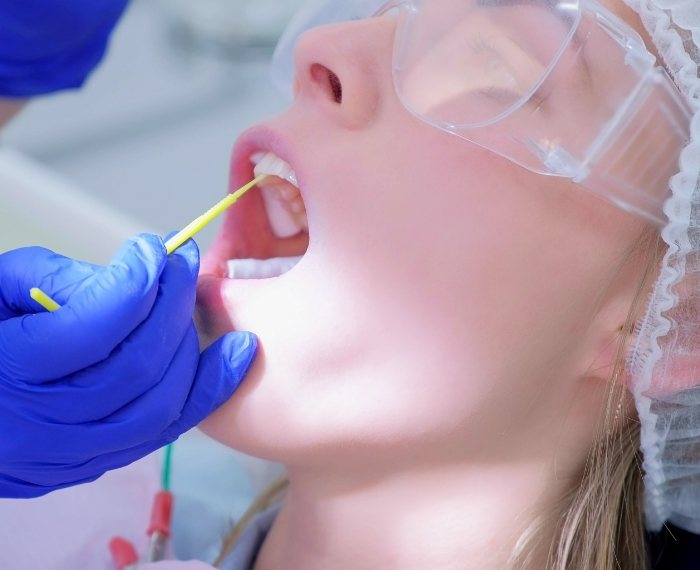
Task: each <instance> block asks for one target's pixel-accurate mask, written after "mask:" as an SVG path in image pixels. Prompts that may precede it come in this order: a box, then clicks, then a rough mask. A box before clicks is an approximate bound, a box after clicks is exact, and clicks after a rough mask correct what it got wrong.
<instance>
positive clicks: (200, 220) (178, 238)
mask: <svg viewBox="0 0 700 570" xmlns="http://www.w3.org/2000/svg"><path fill="white" fill-rule="evenodd" d="M267 176H268V175H267V174H263V175H261V176H258V177H257V178H255V179H254V180H252V181H251V182H248V184H246V185H245V186H243V187H242V188H239V189H238V190H236V191H235V192H232V193H231V194H229V195H228V196H226V197H225V198H224V199H223V200H221V201H219V202H218V203H217V204H215V205H214V206H212V207H211V208H209V209H208V210H207V211H206V212H204V213H203V214H202V215H201V216H199V217H197V218H195V219H194V220H192V222H190V223H189V224H187V225H186V226H185V227H184V228H182V229H181V230H180V231H179V232H177V233H176V234H175V235H174V236H173V237H171V238H170V239H169V240H168V241H166V242H165V251H167V252H168V255H170V254H171V253H172V252H173V251H175V250H176V249H177V248H178V247H180V246H181V245H182V244H183V243H185V242H186V241H187V240H188V239H190V238H191V237H193V236H194V235H195V234H196V233H197V232H199V231H200V230H202V229H204V228H205V227H206V226H207V225H209V223H210V222H211V221H212V220H214V218H216V217H217V216H219V215H220V214H223V213H224V212H225V211H226V210H228V209H229V208H230V207H231V206H233V205H234V204H235V203H236V202H237V201H238V199H239V198H240V197H241V196H243V195H244V194H245V193H246V192H248V190H250V189H251V188H253V187H254V186H255V185H256V184H257V183H258V182H260V181H261V180H262V179H263V178H266V177H267ZM29 296H30V297H31V298H32V299H34V300H35V301H36V302H37V303H39V304H40V305H41V306H42V307H44V309H46V310H47V311H50V312H52V313H53V312H54V311H58V309H60V308H61V305H59V304H58V303H57V302H56V301H54V300H53V299H52V298H51V297H49V296H48V295H47V294H46V293H44V292H43V291H42V290H41V289H39V288H38V287H33V288H32V289H31V290H30V291H29Z"/></svg>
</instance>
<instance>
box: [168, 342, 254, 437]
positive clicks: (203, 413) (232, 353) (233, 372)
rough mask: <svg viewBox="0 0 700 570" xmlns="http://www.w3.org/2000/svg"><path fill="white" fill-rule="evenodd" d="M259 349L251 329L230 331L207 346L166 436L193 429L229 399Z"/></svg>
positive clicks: (178, 434) (173, 435) (174, 435)
mask: <svg viewBox="0 0 700 570" xmlns="http://www.w3.org/2000/svg"><path fill="white" fill-rule="evenodd" d="M257 350H258V337H257V336H255V335H254V334H253V333H250V332H232V333H229V334H227V335H225V336H223V337H221V338H220V339H219V340H217V341H216V342H215V343H214V344H212V345H211V346H210V347H209V348H207V349H206V350H205V351H204V352H203V353H202V355H201V357H200V359H199V366H198V368H197V375H196V377H195V379H194V382H193V384H192V389H191V391H190V395H189V397H188V399H187V402H186V403H185V406H184V407H183V409H182V413H181V415H180V418H179V419H178V420H177V421H176V422H174V423H173V424H172V425H171V426H170V427H169V428H168V430H167V432H168V433H167V439H168V440H172V439H175V438H177V437H178V436H180V434H183V433H185V432H186V431H188V430H190V429H191V428H193V427H194V426H196V425H197V424H198V423H199V422H201V421H202V420H203V419H204V418H206V417H207V416H208V415H209V414H211V413H212V412H213V411H214V410H216V408H218V407H219V406H221V404H223V403H224V402H225V401H226V400H228V399H229V398H230V397H231V396H232V395H233V393H234V392H235V391H236V390H237V389H238V387H239V386H240V384H241V382H242V381H243V379H244V378H245V376H246V374H247V373H248V370H249V369H250V366H251V364H252V363H253V360H254V359H255V355H256V353H257Z"/></svg>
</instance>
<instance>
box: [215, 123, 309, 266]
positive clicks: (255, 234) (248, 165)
mask: <svg viewBox="0 0 700 570" xmlns="http://www.w3.org/2000/svg"><path fill="white" fill-rule="evenodd" d="M255 137H256V133H255V131H254V132H253V138H255ZM262 139H263V140H260V139H258V140H252V141H251V140H250V138H246V137H245V136H244V137H242V140H240V141H239V144H238V145H237V147H236V152H234V162H233V171H232V180H231V184H232V188H236V187H238V186H241V185H242V184H245V183H246V182H248V181H250V180H252V179H253V178H256V177H258V176H260V175H263V174H264V175H266V177H265V178H264V179H263V180H262V181H260V182H259V183H258V185H257V187H256V188H254V189H252V190H251V191H250V192H249V193H248V194H247V195H246V196H244V197H243V198H241V199H240V200H239V203H238V204H236V205H235V206H234V207H233V208H231V209H230V210H229V211H228V212H227V214H226V218H225V219H224V223H223V227H222V228H221V231H220V232H219V235H218V236H217V238H216V240H215V242H214V243H213V244H212V247H211V249H210V251H209V252H208V254H207V256H206V258H205V261H203V272H202V273H203V274H207V273H211V274H214V275H218V276H220V277H224V278H228V279H270V278H275V277H279V276H280V275H283V274H285V273H287V272H288V271H290V270H291V269H292V268H293V267H294V266H296V264H297V263H298V262H299V261H300V260H301V259H302V257H303V256H304V254H305V253H306V250H307V248H308V245H309V222H308V218H307V212H306V205H305V202H304V200H303V198H302V193H301V191H300V188H299V182H298V179H297V175H296V172H295V169H294V168H293V167H292V166H291V165H290V162H288V161H287V160H285V159H284V158H282V157H280V155H279V154H278V153H277V152H275V150H276V149H275V150H273V149H271V148H270V147H275V146H277V145H279V143H277V142H276V141H275V140H274V139H273V138H272V137H270V136H269V135H268V134H267V133H266V132H265V131H263V134H262ZM270 139H272V140H270ZM266 143H270V144H266ZM284 152H285V151H284V149H283V150H282V153H284ZM282 156H285V155H284V154H282ZM285 158H286V156H285Z"/></svg>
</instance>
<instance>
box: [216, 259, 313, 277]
mask: <svg viewBox="0 0 700 570" xmlns="http://www.w3.org/2000/svg"><path fill="white" fill-rule="evenodd" d="M302 257H303V256H301V255H300V256H299V257H273V258H272V259H230V260H229V261H228V263H227V269H228V271H227V277H228V278H229V279H267V278H270V277H279V276H280V275H282V274H283V273H286V272H287V271H289V270H290V269H291V268H292V267H294V266H295V265H296V264H297V263H299V261H300V260H301V258H302Z"/></svg>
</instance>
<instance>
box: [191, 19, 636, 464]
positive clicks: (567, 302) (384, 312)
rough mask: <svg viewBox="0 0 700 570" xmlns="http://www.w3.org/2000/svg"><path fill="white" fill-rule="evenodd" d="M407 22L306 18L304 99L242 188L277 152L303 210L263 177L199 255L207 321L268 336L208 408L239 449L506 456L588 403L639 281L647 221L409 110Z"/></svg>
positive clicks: (306, 456) (242, 156)
mask: <svg viewBox="0 0 700 570" xmlns="http://www.w3.org/2000/svg"><path fill="white" fill-rule="evenodd" d="M394 31H395V21H394V20H393V19H392V18H388V17H384V18H375V19H368V20H363V21H358V22H352V23H343V24H336V25H332V26H328V27H325V28H320V29H316V30H313V31H310V32H308V33H307V34H306V35H305V36H304V37H303V38H302V40H301V41H300V43H299V46H298V49H297V54H296V64H297V79H296V84H295V91H296V96H295V100H294V103H293V105H292V106H291V108H290V109H289V110H288V111H286V112H285V113H284V114H282V115H281V116H279V117H277V118H275V119H273V120H270V121H268V122H266V123H265V124H264V125H261V126H259V127H256V128H253V129H252V130H251V131H249V132H248V133H246V134H245V135H244V136H243V137H242V138H241V140H240V141H239V143H238V144H237V145H236V147H235V150H234V154H233V159H232V169H231V187H232V188H237V187H239V186H241V185H242V184H244V183H245V182H247V181H249V180H250V179H251V178H252V165H251V163H250V161H249V158H250V156H251V155H252V154H253V153H254V152H256V151H259V150H264V151H268V150H270V151H273V152H274V153H276V154H277V155H278V156H280V157H282V158H283V159H284V160H286V161H287V162H288V163H289V164H290V165H291V166H292V168H293V169H294V170H295V172H296V174H297V177H298V180H299V186H300V189H301V193H302V196H303V199H304V203H305V206H306V210H307V215H308V225H309V233H308V236H307V235H306V234H302V235H299V236H296V237H293V238H288V239H279V238H276V237H274V235H273V234H272V232H271V230H270V228H269V226H268V222H267V215H266V213H265V208H264V206H263V200H262V198H261V196H260V194H259V193H258V192H257V191H254V192H252V193H250V194H249V195H247V196H246V197H244V198H243V199H242V200H241V201H240V203H239V205H237V206H235V207H234V208H233V209H232V210H231V211H230V213H229V214H228V217H227V219H226V221H225V224H224V227H223V229H222V232H221V234H220V236H219V238H218V240H217V242H216V243H215V244H214V246H213V247H212V249H211V251H210V252H209V254H208V256H207V257H206V259H205V260H204V262H203V272H202V277H201V282H200V291H199V299H198V302H199V311H198V320H199V324H200V330H201V331H202V334H203V335H204V336H205V337H206V338H208V339H214V338H216V337H218V336H220V335H222V334H224V333H226V332H228V331H231V330H250V331H253V332H255V333H256V334H257V335H258V336H259V339H260V350H259V353H258V356H257V359H256V361H255V364H254V366H253V367H252V369H251V372H250V373H249V375H248V377H247V378H246V379H245V380H244V382H243V384H242V385H241V387H240V388H239V390H238V391H237V392H236V393H235V394H234V395H233V397H232V398H231V399H230V400H229V401H228V402H227V403H226V404H225V405H224V406H222V407H221V408H220V409H219V410H218V411H217V412H215V413H214V414H213V415H212V416H211V417H210V418H209V419H208V420H206V421H205V422H204V424H203V428H204V429H205V431H207V432H208V433H210V434H211V435H213V436H214V437H216V438H217V439H219V440H221V441H223V442H224V443H226V444H228V445H230V446H232V447H235V448H237V449H239V450H242V451H244V452H248V453H251V454H253V455H258V456H261V457H266V458H270V459H274V460H278V461H282V462H285V463H288V464H290V465H293V464H294V463H295V462H298V463H299V464H304V465H309V464H311V463H314V462H318V463H319V464H322V465H326V466H328V465H329V463H328V462H329V459H330V458H331V457H335V459H336V461H338V462H340V461H343V465H347V463H345V462H346V461H347V462H355V463H357V464H358V465H359V464H360V462H362V461H365V460H367V459H368V458H371V459H372V461H373V462H374V464H377V463H379V462H381V461H386V462H387V464H388V465H391V464H396V462H397V461H399V460H400V459H401V456H402V455H403V454H404V453H406V455H405V457H410V456H411V455H412V454H417V453H421V454H426V453H428V454H431V455H434V456H435V457H437V456H440V455H442V454H449V456H450V457H452V458H456V457H458V456H459V455H460V454H461V455H464V456H467V455H469V456H471V457H474V454H475V453H477V454H478V453H480V454H482V455H489V456H498V455H500V454H511V453H514V452H515V450H518V451H522V449H523V446H527V445H531V443H528V442H532V441H534V440H536V439H537V438H533V435H534V434H540V435H541V434H542V433H544V432H546V431H547V430H548V429H550V428H551V426H552V425H556V424H554V423H552V422H554V420H555V419H556V420H557V421H559V422H560V423H561V421H562V417H563V414H564V413H565V412H566V413H568V414H571V413H573V414H576V413H577V410H579V408H578V407H577V406H581V408H580V410H584V411H585V410H587V408H586V407H585V406H586V404H582V403H580V400H578V399H572V397H571V395H572V394H573V393H575V392H576V391H577V390H579V389H580V388H581V385H580V384H583V383H585V382H591V383H595V380H590V379H589V380H583V378H584V377H585V376H586V370H588V369H589V368H591V367H592V369H595V371H596V372H595V374H592V376H597V375H598V374H599V373H600V375H601V377H602V376H603V375H604V372H602V371H600V370H598V369H599V368H600V367H601V366H603V367H604V366H607V364H608V360H610V359H611V354H612V349H611V348H610V347H609V342H610V338H611V335H612V334H613V331H615V330H617V328H618V327H619V325H621V324H622V323H623V322H624V318H625V315H626V311H627V309H628V308H629V304H628V303H629V291H631V290H633V289H634V288H635V287H636V285H637V283H638V279H637V277H638V272H637V271H636V269H635V270H634V271H633V270H628V269H625V267H626V266H625V265H623V259H624V258H625V254H626V253H627V252H628V251H630V250H631V249H632V247H633V246H634V244H635V241H636V239H637V238H638V236H639V235H640V233H641V232H642V230H643V227H644V225H643V224H642V223H641V222H640V221H638V220H637V219H636V218H634V217H632V216H630V215H629V214H626V213H624V212H622V211H621V210H618V209H617V208H615V207H613V206H611V205H609V204H608V203H606V202H604V201H602V200H600V199H599V198H596V197H594V196H592V195H591V194H589V193H587V192H585V191H582V190H581V189H580V188H578V187H576V186H575V185H574V184H572V183H569V182H567V181H565V180H562V179H557V178H549V177H545V176H539V175H535V174H532V173H530V172H528V171H526V170H524V169H522V168H520V167H518V166H516V165H515V164H513V163H511V162H509V161H508V160H505V159H503V158H501V157H499V156H497V155H496V154H494V153H492V152H489V151H486V150H484V149H482V148H480V147H478V146H476V145H474V144H471V143H469V142H466V141H464V140H462V139H460V138H457V137H455V136H451V135H449V134H446V133H444V132H441V131H439V130H437V129H435V128H432V127H430V126H428V125H427V124H424V123H422V122H421V121H419V120H417V119H415V118H414V117H413V116H412V115H410V114H409V113H408V112H407V111H406V110H405V108H404V107H403V106H402V105H401V104H400V102H399V101H398V99H397V96H396V94H395V91H394V87H393V84H392V74H391V59H392V47H393V38H394ZM603 56H604V54H595V53H591V54H589V58H594V57H603ZM329 71H330V72H332V73H333V74H335V75H334V76H333V75H330V74H329ZM335 77H337V78H338V80H339V85H338V83H337V82H336V80H335ZM609 79H611V78H609V77H607V78H604V79H602V80H601V81H603V80H609ZM339 88H340V89H342V96H340V91H339ZM596 89H600V90H604V89H605V86H604V85H598V86H596ZM581 120H582V122H585V118H583V117H582V119H581ZM307 244H308V250H307V251H306V254H305V255H304V257H303V259H302V260H301V262H299V264H298V265H297V266H296V267H294V268H293V269H292V270H291V271H289V272H288V273H286V274H284V275H282V276H280V277H277V278H272V279H264V280H238V279H226V278H224V277H223V265H224V262H225V261H226V260H228V259H230V258H233V257H239V258H248V257H258V258H268V257H278V256H289V255H301V254H302V253H303V252H304V251H305V250H306V247H307ZM621 268H622V269H621ZM601 384H602V383H601ZM586 393H587V392H586ZM586 398H590V396H586ZM584 399H585V398H584ZM575 402H579V403H575ZM587 402H588V400H587ZM564 408H565V409H564ZM587 422H588V423H591V421H590V419H589V420H587ZM555 435H556V434H552V437H555ZM377 451H381V453H379V454H378V453H376V452H377ZM405 457H404V458H405ZM338 464H339V463H338Z"/></svg>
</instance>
